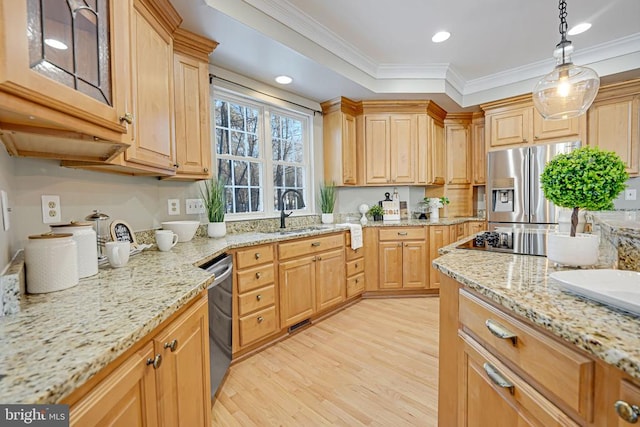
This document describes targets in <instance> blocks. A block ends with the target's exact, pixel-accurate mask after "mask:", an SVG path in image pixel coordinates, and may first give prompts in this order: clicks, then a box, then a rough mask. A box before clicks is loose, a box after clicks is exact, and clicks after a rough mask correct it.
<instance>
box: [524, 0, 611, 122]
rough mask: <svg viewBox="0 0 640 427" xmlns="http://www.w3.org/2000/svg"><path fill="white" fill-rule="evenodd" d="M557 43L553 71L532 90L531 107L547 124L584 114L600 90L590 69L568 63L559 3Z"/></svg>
mask: <svg viewBox="0 0 640 427" xmlns="http://www.w3.org/2000/svg"><path fill="white" fill-rule="evenodd" d="M558 9H559V10H560V15H559V17H560V27H559V29H560V36H561V38H560V43H558V44H557V45H556V49H555V51H554V52H553V55H554V56H555V57H556V60H557V62H556V67H555V68H554V69H553V71H552V72H551V73H549V74H547V75H546V76H544V77H543V78H542V79H540V81H539V82H538V83H537V84H536V86H535V87H534V88H533V104H534V105H535V106H536V109H537V110H538V112H539V113H540V114H541V115H542V117H544V118H545V119H547V120H563V119H567V118H570V117H576V116H579V115H581V114H584V113H586V112H587V109H588V108H589V106H590V105H591V103H592V102H593V100H594V99H595V97H596V94H597V93H598V88H599V87H600V78H599V77H598V75H597V74H596V72H595V71H593V70H592V69H591V68H587V67H579V66H577V65H574V64H573V63H572V62H571V53H572V52H573V46H572V45H571V42H570V41H569V40H567V2H566V1H565V0H560V3H559V5H558Z"/></svg>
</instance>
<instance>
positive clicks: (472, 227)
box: [464, 221, 487, 236]
mask: <svg viewBox="0 0 640 427" xmlns="http://www.w3.org/2000/svg"><path fill="white" fill-rule="evenodd" d="M464 227H465V228H464V235H465V236H473V235H474V234H478V233H480V232H482V231H485V230H487V223H486V222H485V221H469V222H466V223H465V224H464Z"/></svg>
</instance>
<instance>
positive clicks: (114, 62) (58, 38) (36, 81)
mask: <svg viewBox="0 0 640 427" xmlns="http://www.w3.org/2000/svg"><path fill="white" fill-rule="evenodd" d="M0 8H2V11H1V12H0V19H1V20H2V22H0V28H1V29H0V57H2V56H4V58H5V61H3V63H2V64H0V91H2V92H5V93H10V94H12V95H16V96H18V97H20V98H21V99H22V100H23V101H25V102H16V104H15V105H12V106H11V108H12V109H14V110H15V112H17V113H22V114H24V115H25V116H26V123H32V124H34V125H36V126H42V125H43V124H46V125H48V126H51V125H52V124H53V125H55V126H52V127H62V128H67V129H72V130H75V131H80V132H82V133H87V134H91V135H95V136H98V137H101V138H106V139H112V140H120V141H122V142H126V139H127V137H126V136H125V134H126V133H127V132H128V125H129V123H128V122H129V121H131V120H132V119H133V118H132V117H131V115H128V114H127V113H129V112H130V111H128V109H129V107H130V106H131V102H130V100H129V98H130V96H131V95H130V92H131V91H130V80H131V76H130V66H129V40H130V35H129V9H130V8H131V3H130V0H118V1H115V0H26V1H13V0H0ZM60 113H62V114H60Z"/></svg>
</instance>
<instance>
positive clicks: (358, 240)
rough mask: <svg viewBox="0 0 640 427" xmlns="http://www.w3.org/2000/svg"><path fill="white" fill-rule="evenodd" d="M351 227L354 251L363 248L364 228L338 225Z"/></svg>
mask: <svg viewBox="0 0 640 427" xmlns="http://www.w3.org/2000/svg"><path fill="white" fill-rule="evenodd" d="M337 225H344V226H347V227H349V230H350V231H351V249H353V250H354V251H355V250H356V249H358V248H361V247H362V246H363V242H362V226H361V225H360V224H337Z"/></svg>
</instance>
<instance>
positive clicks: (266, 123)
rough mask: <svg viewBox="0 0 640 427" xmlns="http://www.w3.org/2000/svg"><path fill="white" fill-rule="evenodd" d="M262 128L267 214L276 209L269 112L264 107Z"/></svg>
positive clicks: (265, 207) (265, 208)
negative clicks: (274, 204)
mask: <svg viewBox="0 0 640 427" xmlns="http://www.w3.org/2000/svg"><path fill="white" fill-rule="evenodd" d="M262 123H263V129H264V138H262V141H263V143H264V147H263V152H264V158H265V162H264V165H265V167H264V175H265V177H264V179H265V181H264V211H265V213H266V214H267V215H269V214H274V213H275V212H276V211H275V210H274V208H273V198H274V197H275V192H276V190H275V187H274V185H273V142H272V141H271V135H273V132H272V130H271V112H270V111H269V110H268V109H266V108H265V110H264V119H263V121H262Z"/></svg>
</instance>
